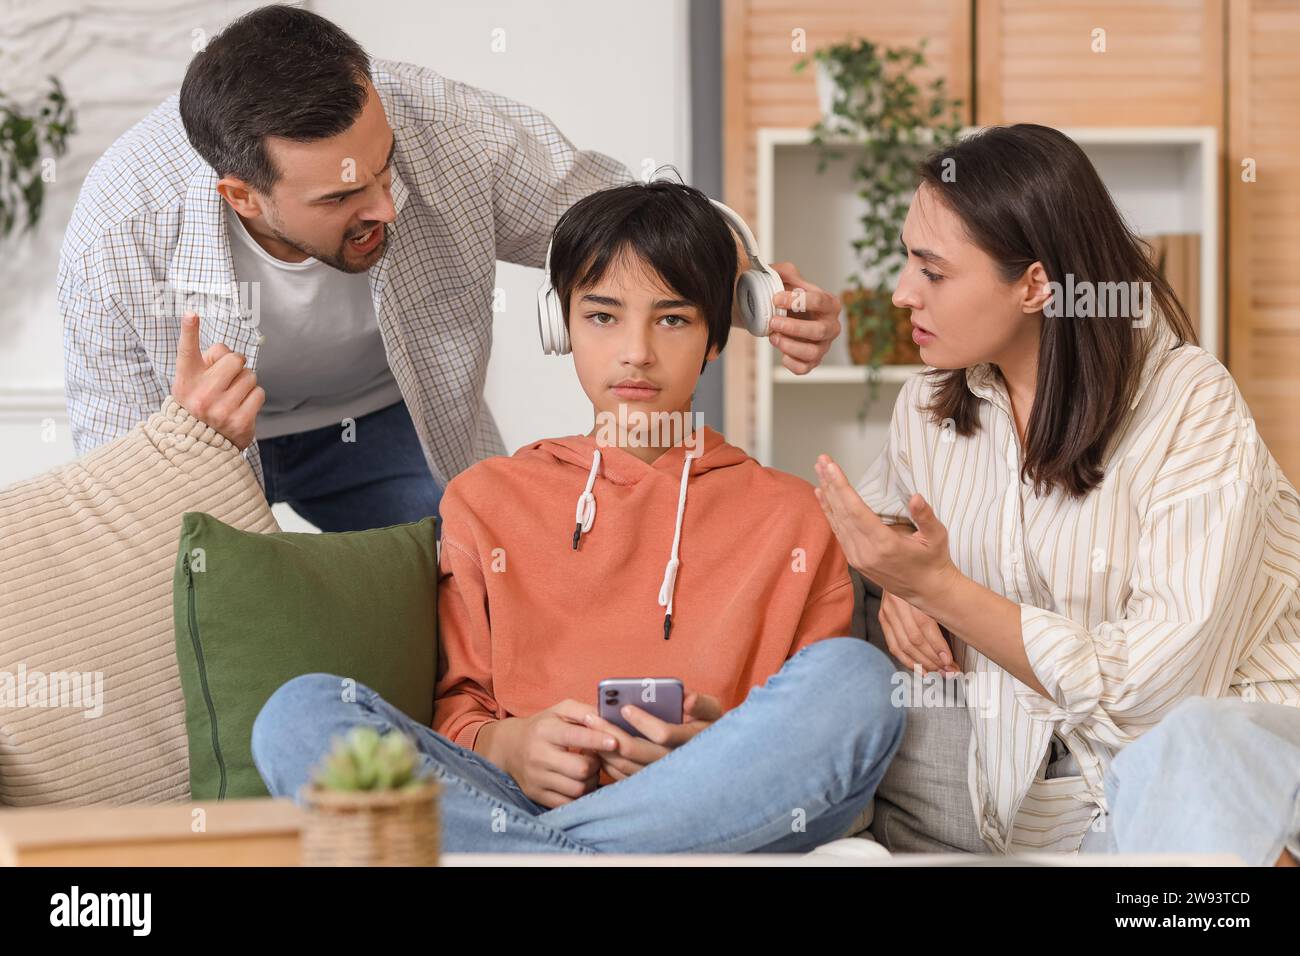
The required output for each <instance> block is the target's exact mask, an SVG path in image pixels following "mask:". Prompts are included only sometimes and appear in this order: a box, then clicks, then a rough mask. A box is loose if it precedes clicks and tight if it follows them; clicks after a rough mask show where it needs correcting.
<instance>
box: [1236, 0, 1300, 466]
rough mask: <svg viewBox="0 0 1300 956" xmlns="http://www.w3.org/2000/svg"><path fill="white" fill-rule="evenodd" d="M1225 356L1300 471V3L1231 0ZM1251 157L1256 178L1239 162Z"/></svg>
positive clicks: (1278, 452) (1273, 439)
mask: <svg viewBox="0 0 1300 956" xmlns="http://www.w3.org/2000/svg"><path fill="white" fill-rule="evenodd" d="M1228 10H1229V21H1228V74H1229V79H1228V83H1229V89H1230V91H1231V98H1230V100H1229V103H1228V147H1227V162H1226V166H1227V184H1228V213H1229V222H1228V237H1229V251H1228V266H1229V268H1228V301H1229V315H1230V316H1231V320H1230V321H1229V323H1228V329H1229V332H1228V357H1229V365H1230V367H1231V369H1232V374H1233V377H1234V378H1236V380H1237V384H1238V385H1239V386H1240V387H1241V391H1242V394H1243V395H1244V396H1245V398H1246V403H1247V404H1248V405H1249V406H1250V409H1251V414H1252V415H1254V417H1255V422H1256V425H1257V427H1258V430H1259V434H1260V436H1261V437H1262V438H1263V439H1264V443H1265V444H1266V445H1268V448H1269V450H1270V451H1271V452H1272V453H1273V455H1274V457H1276V458H1277V460H1278V462H1279V463H1280V464H1281V465H1282V470H1283V471H1284V472H1286V474H1287V477H1288V478H1290V479H1291V480H1292V482H1295V481H1297V480H1300V418H1297V415H1296V410H1297V409H1300V130H1297V127H1296V117H1297V116H1300V53H1298V52H1297V51H1300V3H1296V2H1294V0H1233V2H1232V3H1230V4H1229V7H1228ZM1246 159H1252V160H1254V162H1255V175H1256V181H1255V182H1244V181H1243V180H1242V167H1241V164H1242V161H1243V160H1246Z"/></svg>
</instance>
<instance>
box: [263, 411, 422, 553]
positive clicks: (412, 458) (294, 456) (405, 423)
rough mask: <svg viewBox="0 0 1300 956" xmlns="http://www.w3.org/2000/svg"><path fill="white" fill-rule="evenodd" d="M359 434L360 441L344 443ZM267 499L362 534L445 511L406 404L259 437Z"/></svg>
mask: <svg viewBox="0 0 1300 956" xmlns="http://www.w3.org/2000/svg"><path fill="white" fill-rule="evenodd" d="M345 437H353V438H355V440H353V441H344V438H345ZM257 445H258V450H259V451H260V453H261V458H262V476H263V478H264V480H265V482H266V499H267V501H269V502H270V503H271V504H275V503H277V502H281V501H283V502H285V503H287V504H288V505H289V506H290V507H291V508H293V510H294V511H296V512H297V513H298V514H299V515H300V516H302V517H303V518H305V519H306V520H307V521H310V522H311V523H312V524H314V525H315V526H316V527H318V528H320V529H321V530H322V531H361V530H364V529H367V528H383V527H386V526H388V525H393V524H402V523H404V522H407V521H418V520H420V519H421V518H424V517H427V516H428V515H436V514H437V513H438V503H439V501H441V500H442V487H441V486H440V485H439V484H438V482H437V481H435V480H434V478H433V475H432V474H431V473H430V472H429V466H428V464H427V463H426V462H425V460H424V452H423V451H422V450H421V448H420V439H419V436H418V435H417V434H416V432H415V425H414V424H413V423H412V422H411V416H410V413H409V412H408V411H407V409H406V403H405V402H397V403H396V404H395V405H389V406H388V407H387V408H381V409H380V410H379V411H377V412H371V413H370V414H369V415H362V416H361V417H360V418H358V419H356V422H355V433H354V435H352V436H348V435H346V434H345V432H344V428H343V425H342V424H338V425H326V426H325V427H323V428H314V429H312V430H311V431H305V432H298V433H296V434H293V435H281V436H280V437H278V438H267V439H264V440H259V441H258V443H257Z"/></svg>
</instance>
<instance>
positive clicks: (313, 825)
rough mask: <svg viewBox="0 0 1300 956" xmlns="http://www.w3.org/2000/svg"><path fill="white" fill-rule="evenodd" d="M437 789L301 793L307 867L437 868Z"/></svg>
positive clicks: (310, 789) (315, 790)
mask: <svg viewBox="0 0 1300 956" xmlns="http://www.w3.org/2000/svg"><path fill="white" fill-rule="evenodd" d="M438 791H439V788H438V784H437V782H436V781H433V780H430V781H428V782H427V783H426V784H424V785H423V786H421V787H417V788H414V789H411V790H388V791H384V790H379V791H357V792H354V793H341V792H338V791H334V790H321V789H318V788H316V787H313V786H310V785H309V786H306V787H303V789H302V790H301V791H300V794H301V796H302V805H303V809H304V811H305V812H304V814H303V824H302V865H303V866H437V865H438V849H439V836H440V830H441V821H440V818H439V815H438Z"/></svg>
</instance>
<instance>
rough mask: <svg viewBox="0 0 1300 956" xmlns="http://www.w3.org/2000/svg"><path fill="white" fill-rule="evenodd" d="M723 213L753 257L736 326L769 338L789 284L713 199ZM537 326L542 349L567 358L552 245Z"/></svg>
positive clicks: (734, 305)
mask: <svg viewBox="0 0 1300 956" xmlns="http://www.w3.org/2000/svg"><path fill="white" fill-rule="evenodd" d="M709 201H710V202H711V203H713V205H714V206H715V207H716V208H717V210H718V212H720V213H722V218H723V219H725V220H726V221H727V224H728V225H729V226H730V227H731V229H732V231H733V232H735V234H736V235H737V236H738V237H739V238H740V243H741V245H742V246H744V247H745V254H746V255H747V256H748V257H749V264H748V265H747V266H746V267H745V271H744V272H743V273H741V275H740V278H739V279H737V280H736V289H735V294H734V295H733V296H732V299H731V316H732V324H733V325H735V324H737V323H736V319H737V318H739V319H740V321H741V323H743V324H744V326H745V328H747V329H748V330H749V331H750V332H751V333H753V334H754V335H760V336H762V335H767V333H768V325H769V323H770V322H771V320H772V316H773V315H785V309H778V308H776V307H775V306H774V305H773V304H772V296H774V295H776V294H777V293H778V292H780V291H782V290H783V289H785V284H784V283H783V282H782V281H781V277H780V276H779V275H777V273H776V270H775V269H773V268H772V267H771V266H769V265H766V264H765V263H764V262H763V260H761V259H760V258H759V257H758V243H757V242H755V241H754V234H753V233H752V232H750V231H749V226H747V225H745V220H743V219H741V218H740V216H738V215H737V214H736V213H735V212H734V211H733V210H731V209H728V208H727V207H726V206H724V205H723V204H722V203H720V202H718V201H717V200H716V199H711V200H709ZM537 327H538V329H539V330H540V331H541V333H542V350H543V351H544V352H545V353H546V354H547V355H567V354H568V353H569V352H570V351H571V349H570V347H569V330H568V328H566V327H565V325H564V310H563V309H562V308H561V307H560V297H559V295H558V294H557V293H556V291H555V287H554V286H552V285H551V244H550V243H548V244H547V246H546V274H545V275H544V276H543V278H542V284H541V287H540V288H538V290H537Z"/></svg>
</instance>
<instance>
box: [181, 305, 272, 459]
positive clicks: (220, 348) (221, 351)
mask: <svg viewBox="0 0 1300 956" xmlns="http://www.w3.org/2000/svg"><path fill="white" fill-rule="evenodd" d="M245 361H247V360H246V359H245V358H244V356H243V355H240V354H239V353H238V352H232V351H231V350H230V349H228V348H227V347H226V346H225V345H222V344H221V343H217V344H216V345H213V346H212V347H211V348H209V349H208V350H207V352H200V351H199V317H198V316H197V315H196V314H195V313H193V312H187V313H185V315H184V316H182V318H181V337H180V344H179V346H178V347H177V349H176V378H175V380H174V381H173V382H172V397H173V398H175V399H176V401H177V402H179V403H180V405H181V407H182V408H184V409H185V410H186V411H187V412H189V413H190V414H191V415H193V416H194V417H195V418H197V419H198V420H199V421H201V422H204V423H205V424H207V425H211V426H212V427H213V428H214V429H216V430H217V431H218V432H220V433H221V434H222V435H224V436H225V437H226V438H228V439H229V440H230V443H231V444H232V445H234V446H235V447H236V448H238V449H239V450H240V451H243V450H244V449H245V448H247V447H248V446H249V445H250V444H252V442H253V432H254V428H255V426H256V424H257V413H258V412H259V411H260V410H261V408H262V405H263V403H264V402H265V401H266V390H265V389H263V388H262V387H261V386H260V385H258V384H257V376H256V375H255V374H253V372H252V371H251V370H250V369H247V368H245V367H244V363H245Z"/></svg>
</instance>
